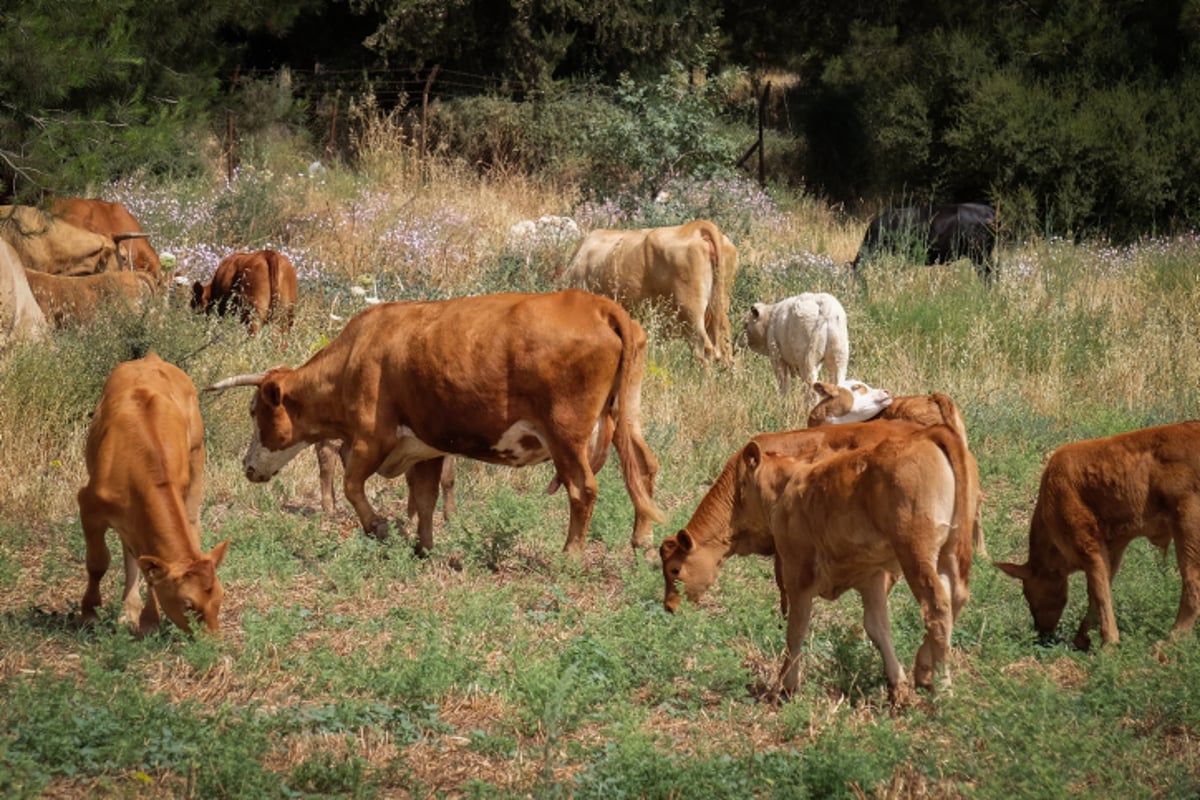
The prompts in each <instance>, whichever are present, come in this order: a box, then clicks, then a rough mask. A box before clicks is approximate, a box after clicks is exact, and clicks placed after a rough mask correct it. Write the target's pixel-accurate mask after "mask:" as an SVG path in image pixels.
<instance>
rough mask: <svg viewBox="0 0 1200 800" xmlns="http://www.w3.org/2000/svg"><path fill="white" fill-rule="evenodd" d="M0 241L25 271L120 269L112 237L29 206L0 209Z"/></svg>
mask: <svg viewBox="0 0 1200 800" xmlns="http://www.w3.org/2000/svg"><path fill="white" fill-rule="evenodd" d="M0 239H3V240H4V241H6V242H8V243H9V244H10V245H12V248H13V249H14V250H15V251H16V252H17V257H18V258H20V260H21V264H22V265H23V266H24V267H25V268H26V269H31V270H35V271H37V272H48V273H50V274H51V275H91V274H94V273H96V272H106V271H109V270H117V269H120V268H121V267H122V263H121V261H120V257H119V256H120V254H119V252H118V249H117V243H116V242H115V241H114V239H113V237H111V236H106V235H105V234H102V233H92V232H91V231H87V230H84V229H83V228H79V227H76V226H75V225H71V224H69V223H67V222H64V221H63V220H61V219H56V218H55V217H53V216H51V215H50V214H47V213H45V212H44V211H41V210H39V209H37V208H34V207H32V206H0Z"/></svg>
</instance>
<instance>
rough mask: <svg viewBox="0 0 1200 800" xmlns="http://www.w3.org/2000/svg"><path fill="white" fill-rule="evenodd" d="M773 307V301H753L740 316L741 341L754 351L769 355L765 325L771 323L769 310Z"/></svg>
mask: <svg viewBox="0 0 1200 800" xmlns="http://www.w3.org/2000/svg"><path fill="white" fill-rule="evenodd" d="M774 308H775V304H774V303H755V304H754V305H752V306H750V310H749V311H748V312H746V316H745V317H743V318H742V336H741V341H742V342H743V343H744V344H745V345H746V346H747V347H749V348H750V349H751V350H753V351H754V352H755V353H761V354H762V355H769V353H768V352H767V327H768V326H769V325H770V324H771V311H772V310H774Z"/></svg>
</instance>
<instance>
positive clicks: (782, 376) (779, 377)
mask: <svg viewBox="0 0 1200 800" xmlns="http://www.w3.org/2000/svg"><path fill="white" fill-rule="evenodd" d="M771 368H772V370H773V371H774V372H775V381H776V382H777V383H778V384H779V394H780V395H781V396H783V397H786V396H787V394H788V392H789V391H790V390H791V388H792V371H791V370H790V369H788V366H787V364H785V363H784V362H783V359H781V358H775V359H772V360H771ZM810 385H811V384H810Z"/></svg>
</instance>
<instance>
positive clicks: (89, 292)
mask: <svg viewBox="0 0 1200 800" xmlns="http://www.w3.org/2000/svg"><path fill="white" fill-rule="evenodd" d="M25 279H26V280H27V281H28V282H29V288H30V290H31V291H32V292H33V296H34V298H35V299H36V300H37V303H38V305H39V306H40V307H41V309H42V312H43V313H44V314H45V315H46V318H47V319H48V320H50V322H51V323H52V324H53V325H54V326H55V327H56V328H61V327H63V326H65V325H66V324H68V323H69V322H76V323H78V324H80V325H91V324H93V323H95V322H96V320H97V317H98V316H99V315H100V314H101V313H102V312H103V311H104V309H106V308H111V307H113V305H114V304H117V303H122V304H124V305H125V307H126V308H129V309H131V310H135V311H136V310H139V309H141V308H143V307H144V306H145V303H146V302H147V301H148V300H149V299H150V298H152V297H153V296H154V294H155V290H156V288H157V286H156V285H155V283H154V276H152V275H151V274H150V273H149V272H144V271H142V270H135V271H128V270H126V271H123V272H101V273H99V274H97V275H75V276H65V275H48V274H46V273H44V272H36V271H34V270H31V269H27V270H25Z"/></svg>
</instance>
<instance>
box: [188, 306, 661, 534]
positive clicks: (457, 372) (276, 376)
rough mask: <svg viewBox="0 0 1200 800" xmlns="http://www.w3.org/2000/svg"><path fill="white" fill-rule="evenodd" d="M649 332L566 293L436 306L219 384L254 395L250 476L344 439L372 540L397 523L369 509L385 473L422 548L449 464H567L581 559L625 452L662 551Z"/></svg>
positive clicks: (639, 515) (384, 317) (383, 312)
mask: <svg viewBox="0 0 1200 800" xmlns="http://www.w3.org/2000/svg"><path fill="white" fill-rule="evenodd" d="M645 359H646V334H645V331H643V330H642V327H641V326H640V325H639V324H637V322H635V321H634V320H633V319H632V318H631V317H630V316H629V314H628V313H627V312H626V311H625V310H624V309H623V308H621V306H619V305H617V304H616V303H615V302H613V301H612V300H609V299H607V298H603V297H599V296H597V295H593V294H590V293H588V292H583V291H579V290H577V289H568V290H565V291H561V292H556V293H553V294H516V293H510V294H493V295H480V296H475V297H460V298H456V299H452V300H442V301H436V302H403V303H381V304H379V305H376V306H372V307H371V308H368V309H367V310H366V311H363V312H362V313H360V314H358V315H357V316H355V317H354V318H353V319H351V320H350V322H348V323H347V324H346V327H345V328H344V329H343V330H342V332H341V333H339V334H338V335H337V337H336V338H335V339H334V340H333V341H332V342H330V343H329V344H328V345H326V346H325V347H324V348H322V349H321V350H320V351H318V352H317V353H316V355H314V356H313V357H312V358H311V359H309V360H308V362H307V363H305V364H304V365H303V366H301V367H298V368H296V369H292V368H289V367H276V368H275V369H272V370H268V371H267V372H264V373H261V374H257V375H242V376H238V377H235V378H229V379H226V380H224V381H221V382H219V383H217V384H216V385H214V386H212V387H210V388H212V389H214V390H215V389H227V388H230V387H232V386H246V385H251V386H256V387H258V391H257V392H256V393H255V396H254V399H253V400H252V402H251V404H250V414H251V417H252V418H253V419H254V438H253V440H252V441H251V443H250V447H249V449H248V450H247V452H246V456H245V459H244V463H245V467H246V477H247V478H249V479H250V480H252V481H256V482H257V481H265V480H269V479H270V478H271V476H273V475H275V474H276V473H277V472H278V471H279V470H280V469H281V468H282V467H283V466H284V465H285V464H286V463H287V462H288V461H289V460H291V459H292V458H293V457H294V456H295V455H296V454H297V453H299V452H300V451H301V450H303V449H304V448H305V447H307V446H308V445H311V444H314V443H316V442H319V441H321V440H323V439H337V440H340V441H342V442H343V443H344V448H345V449H344V451H343V452H344V453H345V454H346V457H345V479H344V481H343V489H344V491H345V494H346V499H347V500H348V501H349V502H350V504H351V505H352V506H354V509H355V511H356V512H357V513H358V517H359V520H360V521H361V522H362V526H363V529H364V530H365V531H367V533H368V534H369V535H372V536H377V537H380V538H382V537H384V536H386V534H387V529H388V524H387V520H386V519H384V518H383V517H381V516H380V515H379V514H378V513H376V511H375V509H374V508H372V506H371V504H370V502H368V500H367V497H366V493H365V491H364V489H363V484H364V482H365V481H366V479H367V478H369V477H370V476H371V475H373V474H380V475H383V476H385V477H392V478H394V477H396V476H398V475H400V474H406V477H407V478H408V483H409V492H410V493H411V495H412V496H413V499H414V502H415V503H416V508H417V519H418V523H417V534H418V542H419V543H418V551H419V552H426V551H428V550H429V549H430V548H431V547H432V546H433V510H434V505H435V504H436V502H437V491H436V489H437V482H438V476H439V475H440V474H441V469H442V465H441V460H442V457H443V456H446V455H461V456H465V457H467V458H474V459H478V460H480V461H487V462H489V463H492V464H504V465H507V466H513V467H521V466H527V465H529V464H538V463H541V462H543V461H548V460H549V461H553V462H554V467H555V470H556V474H555V477H554V480H553V481H552V482H551V485H550V490H551V491H553V490H555V489H556V488H557V487H558V485H559V483H560V482H561V483H562V484H564V485H565V486H566V488H567V495H568V497H569V499H570V507H571V521H570V528H569V531H568V534H567V542H566V546H565V549H566V550H567V551H568V552H580V551H582V549H583V547H584V544H585V542H586V539H587V530H588V525H589V523H590V521H591V517H592V511H593V509H594V507H595V504H596V494H597V490H598V487H597V482H596V476H595V469H596V468H598V467H597V466H596V465H597V464H602V463H603V457H604V455H605V454H606V452H607V448H608V444H609V442H610V441H611V442H613V443H615V445H616V449H617V454H618V456H619V457H620V462H621V471H622V473H623V475H624V478H625V488H626V490H627V491H628V492H629V496H630V498H631V499H632V501H633V505H634V509H635V519H634V529H633V536H632V544H633V546H634V548H644V547H648V546H649V545H650V537H651V522H652V521H654V520H661V519H662V518H663V517H662V512H661V511H659V510H658V508H657V507H656V506H655V505H654V500H653V492H654V477H655V475H656V474H657V472H658V461H657V459H656V458H655V457H654V454H653V453H652V452H651V451H650V448H649V447H648V446H647V445H646V442H645V440H644V439H643V438H642V432H641V422H640V417H641V387H642V373H643V370H644V369H645Z"/></svg>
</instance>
